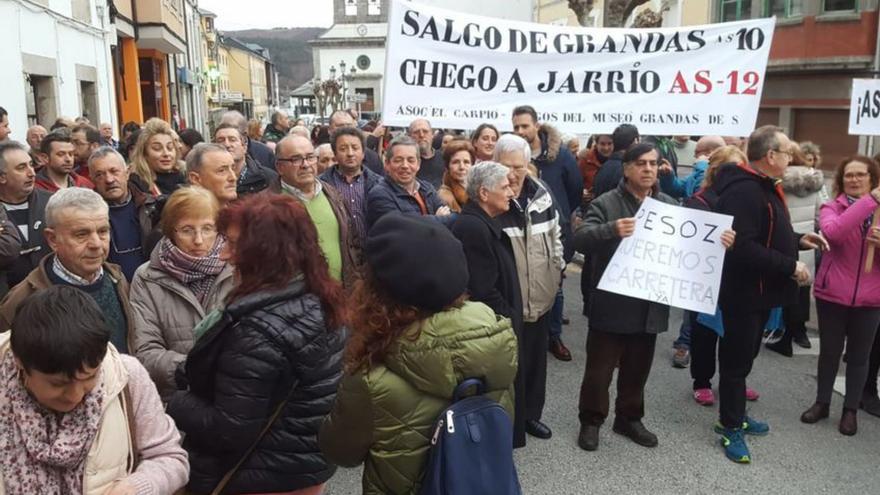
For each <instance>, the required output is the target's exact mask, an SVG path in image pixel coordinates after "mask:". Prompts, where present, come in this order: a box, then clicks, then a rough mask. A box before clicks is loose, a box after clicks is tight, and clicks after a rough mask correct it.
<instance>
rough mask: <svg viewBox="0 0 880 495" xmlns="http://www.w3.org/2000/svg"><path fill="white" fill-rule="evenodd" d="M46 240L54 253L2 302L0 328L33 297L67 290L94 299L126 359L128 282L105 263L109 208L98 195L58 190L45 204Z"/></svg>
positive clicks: (81, 190) (129, 320)
mask: <svg viewBox="0 0 880 495" xmlns="http://www.w3.org/2000/svg"><path fill="white" fill-rule="evenodd" d="M45 236H46V240H47V241H48V243H49V246H50V247H51V248H52V254H48V255H46V256H45V257H44V258H43V259H42V260H41V261H40V263H39V264H38V265H37V267H36V268H34V269H33V270H32V271H31V272H30V274H28V276H27V278H25V279H24V281H22V282H21V283H19V284H18V285H16V286H15V287H13V288H12V289H11V290H10V291H9V294H7V295H6V298H5V299H3V302H2V303H0V328H9V326H10V325H11V323H12V319H13V318H14V317H15V310H16V308H18V305H19V304H20V303H21V302H22V301H23V300H24V299H25V298H27V297H28V296H30V295H31V294H33V293H34V292H37V291H39V290H42V289H45V288H48V287H51V286H53V285H68V286H71V287H75V288H77V289H80V290H82V291H83V292H85V293H86V294H88V295H89V296H91V297H92V299H94V300H95V302H96V303H97V304H98V307H99V308H101V312H102V313H103V314H104V319H105V320H106V321H107V324H108V325H109V327H110V329H111V331H110V342H112V343H113V345H114V346H116V348H117V349H118V350H119V351H120V352H122V353H126V354H127V353H128V349H129V345H128V339H129V337H130V336H131V335H132V330H131V325H132V318H131V307H130V305H129V301H128V282H126V280H125V277H124V276H123V275H122V272H121V271H120V270H119V267H118V266H116V265H113V264H110V263H107V261H106V260H107V255H108V252H109V250H110V218H109V208H108V207H107V203H106V202H104V199H103V198H101V196H100V195H99V194H98V193H96V192H95V191H92V190H90V189H85V188H82V187H69V188H66V189H62V190H60V191H58V192H57V193H55V194H54V195H53V196H52V198H51V199H50V200H49V203H48V204H47V205H46V230H45Z"/></svg>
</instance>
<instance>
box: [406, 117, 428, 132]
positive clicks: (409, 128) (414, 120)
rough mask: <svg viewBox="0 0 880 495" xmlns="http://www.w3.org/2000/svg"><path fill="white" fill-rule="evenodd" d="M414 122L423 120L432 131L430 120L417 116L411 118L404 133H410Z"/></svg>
mask: <svg viewBox="0 0 880 495" xmlns="http://www.w3.org/2000/svg"><path fill="white" fill-rule="evenodd" d="M416 122H424V123H426V124H428V130H430V131H432V132H433V131H434V127H433V126H432V125H431V121H430V120H428V119H423V118H421V117H419V118H417V119H413V120H412V122H410V123H409V125H408V126H406V133H407V134H412V130H413V126H414V125H416Z"/></svg>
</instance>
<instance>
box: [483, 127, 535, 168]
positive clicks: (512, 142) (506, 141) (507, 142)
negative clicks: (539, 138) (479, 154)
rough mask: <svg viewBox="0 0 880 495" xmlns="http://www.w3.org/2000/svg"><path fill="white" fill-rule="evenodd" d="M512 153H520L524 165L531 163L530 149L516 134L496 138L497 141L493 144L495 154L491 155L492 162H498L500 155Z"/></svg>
mask: <svg viewBox="0 0 880 495" xmlns="http://www.w3.org/2000/svg"><path fill="white" fill-rule="evenodd" d="M514 152H518V153H522V154H523V156H524V157H525V159H526V163H529V162H531V161H532V147H531V146H530V145H529V143H527V142H526V140H525V139H523V138H521V137H519V136H517V135H516V134H505V135H503V136H501V137H500V138H498V141H496V142H495V152H494V153H492V160H494V161H496V162H500V161H501V160H500V158H501V155H504V154H507V153H514Z"/></svg>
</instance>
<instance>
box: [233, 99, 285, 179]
mask: <svg viewBox="0 0 880 495" xmlns="http://www.w3.org/2000/svg"><path fill="white" fill-rule="evenodd" d="M223 124H230V125H232V126H233V127H235V128H237V129H238V133H239V134H241V135H242V136H243V138H242V142H243V143H244V148H245V150H246V154H247V156H249V157H251V159H253V160H254V161H256V162H257V163H258V164H260V165H261V166H263V167H266V168H268V169H270V170H273V171H274V170H275V154H274V153H272V150H271V149H270V148H269V147H268V146H266V145H265V144H263V143H261V142H259V141H255V140H253V139H249V138H248V137H247V130H248V119H247V117H245V116H244V115H242V114H241V112H236V111H235V110H233V111H230V112H226V113H224V114H223V116H222V117H220V125H223Z"/></svg>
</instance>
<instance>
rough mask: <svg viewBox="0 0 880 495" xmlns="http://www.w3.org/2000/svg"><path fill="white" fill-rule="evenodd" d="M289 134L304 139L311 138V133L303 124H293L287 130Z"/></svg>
mask: <svg viewBox="0 0 880 495" xmlns="http://www.w3.org/2000/svg"><path fill="white" fill-rule="evenodd" d="M291 134H292V135H294V136H302V137H304V138H306V139H312V135H311V133H309V130H308V129H307V128H306V126H304V125H295V126H293V127H291V128H290V130H289V131H287V135H288V136H290V135H291Z"/></svg>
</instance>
